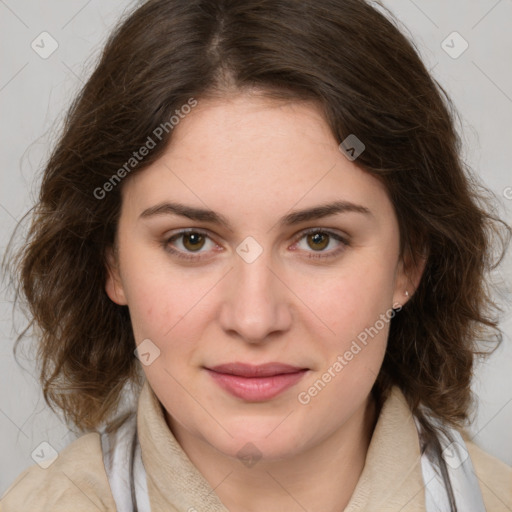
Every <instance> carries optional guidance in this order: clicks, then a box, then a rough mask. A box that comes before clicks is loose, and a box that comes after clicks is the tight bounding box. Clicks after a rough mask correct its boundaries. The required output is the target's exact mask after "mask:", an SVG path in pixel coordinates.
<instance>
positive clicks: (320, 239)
mask: <svg viewBox="0 0 512 512" xmlns="http://www.w3.org/2000/svg"><path fill="white" fill-rule="evenodd" d="M302 240H305V243H306V244H307V247H309V248H310V249H313V252H310V251H308V248H307V247H304V246H302V247H300V245H301V243H300V242H301V241H302ZM333 241H334V242H336V244H337V246H338V247H337V248H336V249H333V250H330V251H326V250H325V249H326V248H327V247H329V246H331V245H335V244H333V243H332V242H333ZM349 245H350V244H349V242H348V240H347V238H345V237H343V236H341V235H339V234H338V233H335V232H333V231H328V230H324V229H319V228H312V229H309V230H307V231H303V232H301V234H300V235H299V237H298V238H296V242H295V243H294V245H293V246H292V250H294V251H295V250H296V249H295V247H296V246H299V249H300V250H301V251H306V252H309V254H308V255H307V256H306V257H307V258H308V259H310V258H333V257H336V256H337V255H338V254H340V253H341V252H343V251H344V250H345V248H346V247H347V246H349ZM162 246H163V247H164V249H165V250H166V251H167V252H170V253H171V254H173V255H175V256H177V257H178V258H183V259H186V260H195V261H198V260H201V259H203V256H202V254H203V253H208V252H209V250H212V249H213V250H214V249H215V247H218V245H217V244H216V243H215V242H213V240H212V239H211V238H210V236H209V235H208V233H207V232H206V231H203V230H201V229H186V230H181V231H179V232H177V233H175V234H174V235H172V236H171V237H170V238H166V239H165V240H163V242H162ZM180 246H181V247H180ZM208 246H209V247H208ZM204 248H206V250H204V251H203V250H202V249H204ZM315 253H316V254H315Z"/></svg>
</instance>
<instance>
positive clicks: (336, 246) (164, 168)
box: [106, 92, 422, 512]
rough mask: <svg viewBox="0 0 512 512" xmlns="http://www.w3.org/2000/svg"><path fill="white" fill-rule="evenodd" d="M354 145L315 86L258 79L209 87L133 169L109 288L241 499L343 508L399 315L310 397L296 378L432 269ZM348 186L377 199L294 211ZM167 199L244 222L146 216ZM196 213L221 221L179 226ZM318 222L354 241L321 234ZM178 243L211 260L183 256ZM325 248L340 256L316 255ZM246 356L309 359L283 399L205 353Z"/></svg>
mask: <svg viewBox="0 0 512 512" xmlns="http://www.w3.org/2000/svg"><path fill="white" fill-rule="evenodd" d="M338 144H339V141H336V140H335V138H334V137H333V135H332V134H331V132H330V131H329V129H328V126H327V124H326V122H325V120H324V119H323V117H322V115H321V113H320V110H318V108H317V106H315V105H314V104H313V103H305V102H301V103H299V102H294V103H284V102H277V101H271V100H269V99H268V98H267V99H265V98H263V97H262V96H261V95H258V94H255V93H252V94H251V93H247V92H245V93H240V94H237V95H233V96H229V98H216V99H213V98H211V99H203V100H201V101H199V104H198V106H197V107H196V108H194V109H193V110H192V112H191V113H190V114H188V115H187V116H186V117H185V118H184V119H182V120H181V121H180V124H179V125H178V126H177V127H175V129H174V131H173V138H172V141H171V143H170V145H169V146H168V148H167V149H166V151H165V153H164V154H163V156H162V157H161V158H160V159H159V160H158V161H156V162H155V163H153V164H152V165H151V166H149V167H148V168H147V169H145V170H143V171H142V172H141V173H139V174H136V175H133V176H130V177H129V179H126V180H125V182H124V183H123V190H122V209H121V215H120V219H119V225H118V233H117V251H116V252H115V253H114V252H113V251H109V253H108V267H109V277H108V279H107V282H106V291H107V293H108V295H109V297H110V298H111V299H112V300H113V301H114V302H116V303H117V304H123V305H128V307H129V310H130V315H131V320H132V324H133V331H134V335H135V340H136V343H137V344H139V343H141V342H142V340H145V339H150V340H151V342H152V343H154V344H155V345H156V346H157V347H158V348H159V350H160V356H159V357H157V358H156V359H155V360H154V361H153V362H152V363H151V364H150V365H148V366H143V369H144V372H145V374H146V377H147V379H148V380H149V383H150V385H151V387H152V389H153V390H154V392H155V394H156V395H157V397H158V398H159V400H160V402H161V403H162V405H163V406H164V408H165V411H166V421H167V424H168V426H169V428H170V429H171V431H172V432H173V434H174V436H175V437H176V439H177V440H178V441H179V443H180V444H181V446H182V447H183V449H184V451H185V452H186V453H187V455H188V456H189V458H190V459H191V461H192V462H193V463H194V464H195V465H196V467H197V468H198V469H199V471H201V473H202V474H203V475H204V476H205V478H206V479H207V480H208V481H209V483H210V484H211V485H212V487H214V488H215V492H216V493H217V495H218V496H219V497H220V499H221V500H222V502H223V503H224V504H225V505H226V507H228V509H229V510H230V511H231V512H234V511H245V512H247V511H250V512H258V511H262V512H263V511H265V512H269V511H277V510H287V511H303V510H304V509H306V510H309V511H322V512H335V511H339V510H343V508H344V507H345V506H346V504H347V503H348V501H349V500H350V497H351V495H352V493H353V490H354V488H355V485H356V484H357V481H358V478H359V476H360V473H361V471H362V468H363V465H364V461H365V456H366V452H367V449H368V446H369V443H370V440H371V435H372V432H373V428H374V426H375V422H376V419H377V416H378V411H377V410H376V408H375V404H374V403H373V400H372V398H371V395H370V391H371V388H372V386H373V384H374V382H375V379H376V377H377V374H378V372H379V369H380V367H381V364H382V361H383V357H384V353H385V349H386V343H387V337H388V331H389V323H385V326H384V327H383V328H382V329H380V330H379V332H378V334H377V335H375V336H374V337H373V338H370V340H369V343H368V344H367V345H366V346H364V348H363V349H362V350H361V351H360V352H359V353H358V354H357V355H355V356H354V357H353V359H352V360H351V361H349V362H348V364H346V365H345V366H344V367H343V369H342V371H339V372H338V373H336V376H335V377H334V378H332V379H331V381H330V382H329V383H328V384H327V385H326V386H325V387H324V388H323V389H322V390H321V392H319V393H318V394H317V395H316V396H314V397H312V398H311V400H310V401H309V403H307V404H304V405H303V404H302V403H300V402H299V401H298V394H299V393H300V392H304V391H307V390H308V388H310V386H312V385H313V383H315V381H317V380H318V379H319V378H321V377H322V374H324V373H325V372H326V371H327V370H328V368H329V367H331V368H332V366H333V364H334V363H335V361H336V360H337V357H338V355H340V354H341V355H342V354H344V353H345V352H346V351H347V350H349V348H350V346H351V343H352V341H353V340H354V339H356V336H357V335H358V334H359V333H361V332H362V331H364V330H365V328H368V327H370V326H373V325H375V323H376V321H377V320H378V319H379V318H382V317H381V316H380V315H382V314H384V313H386V312H389V311H391V308H392V307H393V306H394V307H397V306H398V305H403V304H404V303H405V302H406V301H407V300H409V298H410V297H411V296H412V294H413V291H414V289H415V288H416V286H417V284H418V281H419V279H420V277H421V271H422V269H416V270H415V271H412V270H411V269H410V268H409V266H408V265H407V262H404V261H402V260H401V259H400V258H399V229H398V222H397V219H396V216H395V213H394V209H393V205H392V203H391V202H390V199H389V197H388V194H387V191H386V189H385V188H384V186H383V185H382V184H381V183H380V182H379V181H378V180H377V179H375V178H374V177H372V176H371V175H369V174H368V173H366V172H364V171H362V170H361V169H360V168H359V167H358V166H357V160H356V161H354V162H351V161H349V160H348V159H347V158H346V157H345V156H344V155H343V154H342V153H341V152H340V150H339V148H338ZM335 200H345V201H350V202H352V203H355V204H358V205H363V206H365V207H367V208H368V209H369V210H370V211H371V214H370V215H365V214H362V213H358V212H344V213H339V214H336V215H331V216H328V217H324V218H321V219H314V220H307V221H304V222H301V223H300V224H297V225H293V226H288V227H286V226H285V227H281V226H280V225H279V224H278V220H279V219H280V218H281V217H283V216H284V215H287V214H289V213H290V212H291V211H296V210H302V209H305V208H310V207H313V206H317V205H321V204H324V203H328V202H331V201H335ZM166 201H172V202H180V203H182V204H185V205H190V206H194V207H198V208H207V209H211V210H214V211H215V212H218V213H219V214H222V215H223V216H224V217H225V218H226V219H227V220H228V221H229V223H230V224H231V229H228V228H226V227H224V226H222V225H217V224H213V223H211V222H206V221H197V220H191V219H187V218H185V217H181V216H176V215H172V214H161V215H153V216H150V217H147V218H141V217H140V215H141V213H142V212H143V211H144V210H146V209H148V208H151V207H154V206H155V205H159V204H161V203H163V202H166ZM185 228H196V229H201V230H203V231H205V232H206V237H205V238H201V237H199V238H196V239H192V240H191V239H189V238H187V237H186V236H181V237H178V238H176V239H174V240H173V241H171V242H167V241H168V240H169V239H170V238H171V236H173V235H175V234H176V233H177V231H178V230H180V229H185ZM307 228H318V230H319V231H320V234H321V233H322V230H327V231H329V232H333V233H334V234H338V235H340V236H342V237H345V238H346V239H347V241H348V245H345V244H344V243H342V242H339V241H337V240H336V239H335V238H334V237H332V236H327V237H326V238H322V239H320V241H318V239H314V238H313V239H312V237H309V238H308V236H307V235H304V233H303V231H304V230H305V229H307ZM301 233H302V234H301ZM248 236H251V237H253V238H254V239H255V240H256V241H257V243H258V244H259V246H260V247H261V248H262V251H263V252H262V253H261V254H260V255H259V257H258V258H257V259H255V261H253V262H252V263H248V262H246V261H245V260H244V259H243V258H242V257H241V256H240V255H239V254H238V253H237V251H236V249H237V247H238V246H239V245H240V244H241V242H242V241H244V240H245V239H246V237H248ZM317 236H318V235H317ZM166 244H167V247H169V246H170V247H172V248H174V249H175V250H177V251H178V252H180V251H181V253H182V254H187V255H190V256H192V257H196V258H197V257H198V254H199V255H200V256H201V257H202V259H199V260H197V259H196V260H186V259H182V258H179V257H178V256H176V255H173V254H172V253H170V252H169V251H168V250H167V249H166ZM251 250H252V249H251ZM336 251H339V252H338V253H337V254H335V252H336ZM322 254H323V255H324V256H325V255H329V254H331V255H333V256H331V257H324V258H318V257H317V258H309V256H319V255H322ZM406 290H407V291H408V292H409V297H407V296H406V295H405V291H406ZM398 314H399V313H398ZM233 361H241V362H248V363H252V364H261V363H265V362H270V361H278V362H283V363H287V364H292V365H296V366H299V367H303V368H309V370H308V372H307V373H306V374H305V375H304V377H303V378H302V379H301V381H300V382H299V383H298V384H296V385H294V386H293V387H292V388H289V389H288V390H286V391H285V392H283V393H281V394H280V395H278V396H277V397H275V398H272V399H270V400H267V401H264V402H254V401H244V400H242V399H240V398H236V397H234V396H232V395H231V394H229V393H227V392H226V391H224V390H223V389H221V388H220V387H219V386H218V385H217V384H216V383H215V382H214V381H213V379H212V378H211V376H210V375H209V374H208V372H207V371H206V370H205V369H204V368H203V367H204V366H210V367H211V366H214V365H217V364H221V363H226V362H233ZM331 373H332V370H331ZM184 389H185V390H186V392H185V391H184ZM247 443H252V445H251V446H254V447H256V449H257V451H258V453H259V455H261V459H259V460H258V461H257V462H256V464H254V465H252V466H251V467H248V466H246V465H245V464H242V463H241V461H240V459H239V458H238V457H237V452H238V451H239V450H240V449H241V448H242V447H244V446H245V445H246V444H247ZM253 449H254V448H253ZM228 475H229V476H228ZM220 482H222V483H221V484H220ZM219 484H220V485H219ZM283 489H285V490H283ZM262 490H264V492H262Z"/></svg>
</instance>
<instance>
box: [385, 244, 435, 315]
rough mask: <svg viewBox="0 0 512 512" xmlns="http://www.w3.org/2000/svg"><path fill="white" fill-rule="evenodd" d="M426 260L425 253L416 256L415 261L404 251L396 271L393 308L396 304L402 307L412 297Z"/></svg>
mask: <svg viewBox="0 0 512 512" xmlns="http://www.w3.org/2000/svg"><path fill="white" fill-rule="evenodd" d="M427 260H428V255H427V254H425V253H423V254H421V255H416V259H414V258H413V256H412V254H411V253H410V252H409V251H405V254H404V256H403V257H402V258H401V259H400V261H399V263H398V267H397V271H396V278H395V291H394V293H393V307H395V305H397V304H400V306H404V305H405V304H406V303H407V302H408V301H409V299H411V297H412V296H413V295H414V293H415V292H416V290H417V288H418V286H419V284H420V281H421V277H422V276H423V272H424V271H425V266H426V264H427ZM405 292H407V295H406V293H405Z"/></svg>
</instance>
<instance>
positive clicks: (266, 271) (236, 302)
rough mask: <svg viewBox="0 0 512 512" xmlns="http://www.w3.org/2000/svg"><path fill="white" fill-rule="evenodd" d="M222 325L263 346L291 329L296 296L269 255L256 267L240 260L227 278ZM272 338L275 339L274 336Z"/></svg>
mask: <svg viewBox="0 0 512 512" xmlns="http://www.w3.org/2000/svg"><path fill="white" fill-rule="evenodd" d="M227 279H228V281H227V282H226V283H225V286H226V288H225V290H224V291H225V294H224V297H225V298H224V301H223V303H222V307H221V312H220V323H221V326H222V328H223V329H224V330H225V332H226V333H228V334H230V335H231V336H235V335H236V336H238V337H239V338H240V339H242V340H244V341H245V342H246V343H252V344H255V343H263V342H265V341H268V340H269V339H270V338H275V336H276V335H277V333H284V332H286V331H287V330H288V329H290V326H291V322H292V311H291V306H292V304H291V302H290V301H291V300H292V297H293V293H292V292H291V291H290V290H289V288H288V287H287V286H286V284H285V279H284V276H282V275H279V269H277V270H274V269H273V268H272V261H271V258H270V255H269V256H267V254H266V251H263V253H262V254H261V255H260V256H259V257H258V258H257V259H256V260H255V261H253V262H252V263H248V262H247V261H245V260H244V259H243V258H241V257H238V256H236V259H235V263H234V268H233V270H232V271H231V272H229V274H228V276H227ZM271 335H272V336H271Z"/></svg>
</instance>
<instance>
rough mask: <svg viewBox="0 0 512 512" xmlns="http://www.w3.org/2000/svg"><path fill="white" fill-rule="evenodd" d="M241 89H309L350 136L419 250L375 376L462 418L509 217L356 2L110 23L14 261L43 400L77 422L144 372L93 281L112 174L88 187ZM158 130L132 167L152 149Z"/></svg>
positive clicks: (102, 417)
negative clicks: (179, 120)
mask: <svg viewBox="0 0 512 512" xmlns="http://www.w3.org/2000/svg"><path fill="white" fill-rule="evenodd" d="M249 89H250V90H256V89H257V90H259V91H260V92H261V94H265V95H268V96H272V97H277V98H282V99H287V100H291V101H301V100H313V101H315V102H316V104H318V105H319V106H320V107H321V109H322V111H323V113H324V114H325V119H326V121H327V122H328V124H329V126H330V128H331V131H332V134H333V136H334V137H335V138H336V140H338V141H339V142H341V141H342V140H344V139H345V138H346V137H347V136H348V135H349V134H356V135H357V137H358V138H359V139H360V140H361V141H363V142H364V144H365V146H366V150H365V151H364V152H363V153H362V154H361V155H360V156H359V158H358V159H357V161H356V164H357V165H358V166H359V167H360V168H361V169H362V170H363V171H364V172H368V173H370V174H371V175H372V176H375V177H376V178H378V179H380V180H381V181H382V182H383V183H384V184H385V186H386V188H387V190H388V193H389V196H390V198H391V201H392V203H393V205H394V209H395V211H396V215H397V218H398V222H399V228H400V243H401V246H400V247H401V256H402V257H404V258H407V261H410V264H411V265H414V264H416V263H417V262H418V261H419V258H420V257H421V256H423V255H427V256H428V259H427V263H426V267H425V271H424V274H423V277H422V279H421V282H420V284H419V287H418V288H417V290H416V291H415V293H414V296H413V297H412V298H411V300H410V301H409V302H408V303H407V304H406V305H405V306H404V308H403V309H402V310H401V311H400V313H399V314H397V315H396V316H395V318H393V320H392V322H391V327H390V333H389V341H388V347H387V352H386V355H385V359H384V363H383V366H382V369H381V372H380V374H379V376H378V378H377V382H376V385H375V388H374V389H375V391H376V392H377V395H378V396H380V397H381V398H382V397H384V396H385V394H386V391H387V390H389V389H390V387H391V386H392V385H397V386H399V387H400V389H401V390H402V392H403V393H404V395H405V397H406V398H407V400H408V402H409V405H410V407H411V410H412V411H413V412H414V413H415V414H416V415H417V416H418V418H419V419H420V420H421V422H422V423H423V424H424V425H425V426H426V428H428V427H429V425H430V426H432V425H431V424H430V423H429V421H428V420H427V418H426V416H425V415H424V414H423V413H422V410H421V407H420V405H423V406H425V407H427V408H428V409H430V411H431V412H432V414H433V415H434V416H435V417H436V418H438V419H440V420H442V421H443V422H444V423H445V424H447V425H458V426H461V425H462V424H463V423H464V422H465V421H466V420H467V419H468V414H470V411H471V404H472V400H471V392H470V382H471V377H472V371H473V361H474V358H475V354H479V353H481V348H482V347H481V346H480V342H482V341H488V342H489V343H491V344H494V345H495V344H496V343H499V341H500V340H501V337H502V334H501V331H500V329H499V327H498V316H497V313H498V311H499V308H498V307H497V305H496V304H495V302H494V301H493V298H492V294H491V289H490V287H489V284H488V281H487V279H486V274H487V272H488V271H489V270H491V269H493V268H494V267H495V266H496V265H497V264H498V263H499V262H500V261H501V259H502V257H503V255H504V253H505V250H506V245H507V244H508V242H509V239H510V233H511V230H510V227H509V226H507V225H506V224H505V223H504V222H503V221H502V220H500V218H499V216H498V215H497V213H496V210H495V209H494V207H493V206H492V201H491V200H492V197H491V196H492V194H491V193H490V192H489V191H488V190H487V189H486V188H485V187H483V186H482V185H481V184H480V183H479V180H478V178H477V177H476V176H475V175H474V174H473V173H472V171H471V169H469V168H468V166H467V165H466V164H465V163H464V162H463V161H462V159H461V155H460V153H461V139H460V137H459V135H458V134H457V131H456V127H455V124H456V123H455V122H456V120H457V119H458V117H457V113H456V110H455V108H454V106H453V104H452V102H451V100H450V98H449V97H448V95H447V94H446V92H445V91H444V89H443V88H442V87H441V86H440V85H439V83H438V82H437V81H436V80H435V79H433V78H432V76H431V75H430V73H429V71H428V70H427V69H426V68H425V65H424V64H423V62H422V60H421V58H420V57H419V52H418V50H417V48H416V46H415V44H414V43H413V42H412V38H411V39H409V38H408V37H407V36H406V35H404V33H403V31H402V30H401V26H400V24H399V22H398V21H397V20H396V19H395V18H394V16H393V15H392V13H390V12H389V11H387V9H385V8H384V7H383V6H381V5H379V6H372V5H370V4H369V3H367V2H365V1H363V0H244V1H239V0H149V1H148V2H146V3H144V4H143V5H142V6H141V7H139V8H138V9H137V10H135V11H134V12H133V13H131V14H130V15H128V16H127V17H126V19H125V20H123V21H122V22H120V24H119V26H118V27H117V28H116V29H115V31H114V32H113V33H112V34H111V36H110V38H109V40H108V42H107V44H106V46H105V48H104V51H103V53H102V55H101V58H100V60H99V63H98V64H97V67H96V68H95V70H94V71H93V73H92V75H91V76H90V78H89V79H88V80H87V82H86V84H85V85H84V87H83V88H82V90H81V91H80V93H79V94H78V96H77V97H76V99H75V100H74V102H73V104H72V106H71V108H70V110H69V112H68V114H67V117H66V122H65V126H64V129H63V133H62V135H61V137H60V139H59V140H58V143H57V144H56V146H55V149H54V151H53V154H52V155H51V157H50V158H49V161H48V162H47V165H46V167H45V169H44V173H43V177H42V184H41V188H40V195H39V200H38V202H37V204H36V206H35V208H34V210H33V212H32V213H33V215H32V223H31V227H30V231H29V233H28V237H27V241H26V244H25V245H24V246H23V247H22V249H21V250H20V251H19V253H18V255H17V257H16V258H14V262H15V267H16V268H15V269H14V274H15V275H17V276H18V277H19V283H18V292H19V294H18V295H19V296H18V299H19V298H21V296H23V297H24V298H25V299H26V303H27V304H28V306H29V310H30V315H31V323H30V325H29V326H28V327H27V329H26V330H25V331H24V333H22V335H21V336H23V335H24V334H26V332H27V330H28V329H29V328H30V327H36V328H37V331H38V332H37V336H38V339H37V347H38V356H37V358H38V362H39V364H40V380H41V383H42V387H43V393H44V397H45V400H46V401H47V403H48V404H49V405H50V406H51V407H52V408H53V406H56V407H57V408H58V409H60V410H61V411H62V412H63V413H64V415H65V418H66V421H67V422H68V423H73V424H74V425H76V426H77V427H78V428H79V429H80V430H82V431H87V430H92V429H95V428H97V427H98V425H100V423H102V422H107V423H108V422H110V421H111V420H113V414H114V412H115V410H116V407H117V405H118V403H119V399H120V397H121V396H122V389H123V386H124V385H125V384H127V383H134V384H135V387H137V386H139V385H140V383H141V380H140V378H141V372H140V365H139V363H138V361H137V359H136V358H135V356H134V348H135V341H134V338H133V333H132V328H131V324H130V317H129V313H128V309H127V307H126V306H119V305H117V304H115V303H113V302H112V301H111V300H110V299H109V298H108V296H107V295H106V292H105V290H104V284H105V280H106V264H105V250H106V248H108V247H110V246H112V245H113V244H114V241H115V234H116V224H117V219H118V216H119V211H120V205H121V195H120V190H121V188H122V186H123V182H121V183H119V184H116V186H113V187H111V188H112V190H111V191H109V192H108V193H106V194H105V195H104V197H103V198H101V199H98V192H97V191H98V189H101V187H103V186H104V184H105V183H106V182H107V181H108V180H110V179H111V178H112V176H113V175H114V174H115V173H116V172H117V170H118V169H120V168H122V167H123V165H124V164H125V163H126V161H127V160H128V159H129V158H130V157H131V156H132V154H133V152H134V151H136V150H138V149H139V148H140V147H141V146H143V145H144V144H145V143H146V141H147V138H148V136H150V135H151V134H152V133H153V131H154V130H155V128H156V127H158V126H160V125H162V123H165V122H168V120H169V118H170V117H171V115H173V113H174V112H175V111H176V110H179V109H180V108H181V106H182V105H184V104H186V103H187V102H188V101H189V99H190V98H197V100H198V101H199V102H200V101H201V99H202V98H205V97H208V96H213V95H216V96H218V97H221V98H222V97H227V96H229V95H230V94H232V93H233V92H239V91H244V90H249ZM212 129H214V127H212ZM163 135H164V136H163V137H162V139H161V140H159V141H157V144H156V147H155V148H153V149H152V150H151V151H150V153H149V154H148V155H147V156H146V157H145V158H144V159H143V160H142V161H141V162H140V163H138V164H137V165H136V166H135V168H134V169H133V170H132V171H131V172H130V176H131V175H134V174H136V173H137V172H141V171H143V170H144V168H146V167H147V166H149V165H150V164H151V163H153V162H154V161H155V160H156V159H157V158H159V156H161V154H162V152H163V151H164V149H165V147H166V145H167V144H168V142H169V140H170V138H171V136H172V130H168V133H164V134H163ZM130 176H127V177H126V178H124V179H125V180H128V179H130ZM95 191H96V193H95ZM500 244H501V250H498V251H495V249H496V248H497V247H498V246H499V245H500ZM21 336H20V337H21ZM19 339H20V338H18V341H19ZM479 346H480V348H479Z"/></svg>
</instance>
